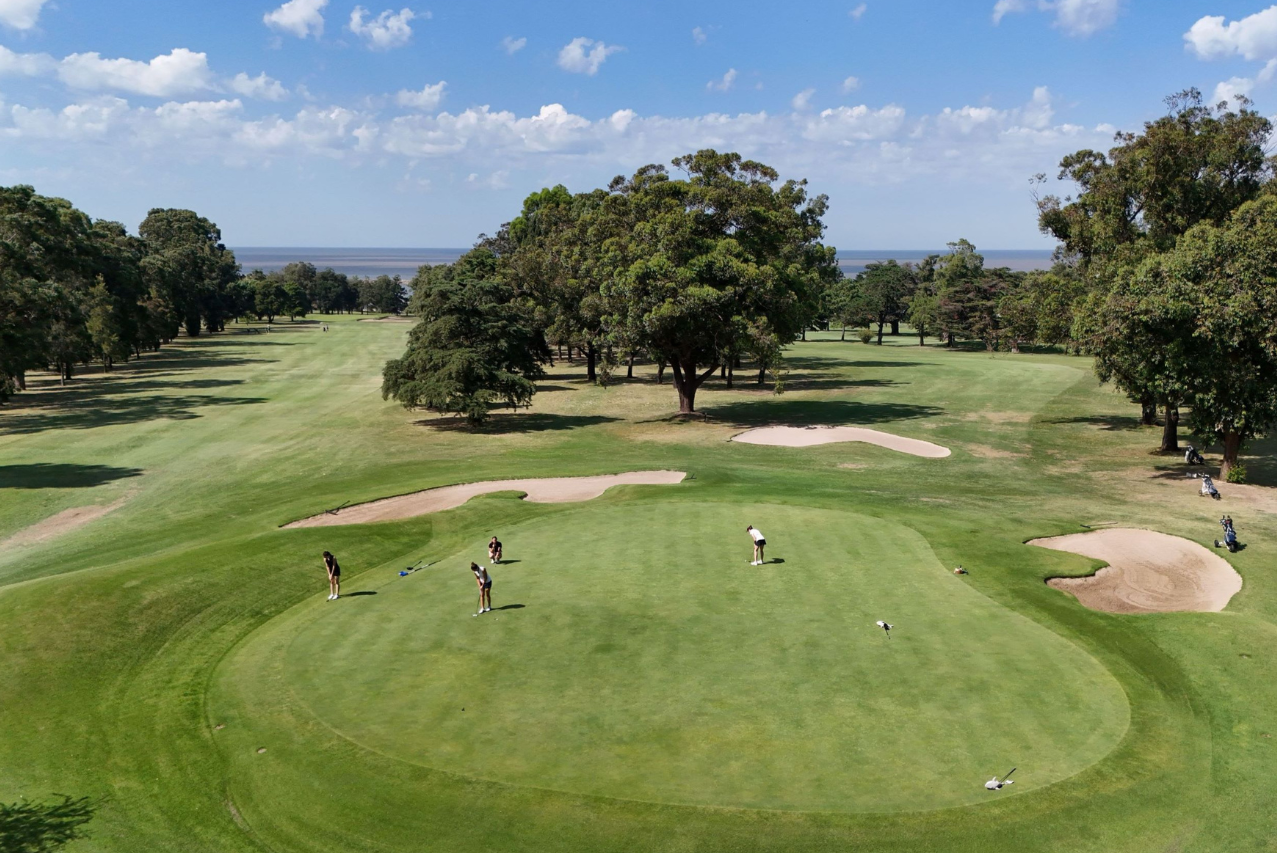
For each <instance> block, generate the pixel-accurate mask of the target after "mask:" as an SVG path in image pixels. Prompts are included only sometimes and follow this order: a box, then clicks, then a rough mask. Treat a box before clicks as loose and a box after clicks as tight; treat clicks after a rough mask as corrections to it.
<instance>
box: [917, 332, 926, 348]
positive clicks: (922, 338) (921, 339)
mask: <svg viewBox="0 0 1277 853" xmlns="http://www.w3.org/2000/svg"><path fill="white" fill-rule="evenodd" d="M926 345H927V333H926V331H925V330H924V329H919V330H918V346H920V347H925V346H926Z"/></svg>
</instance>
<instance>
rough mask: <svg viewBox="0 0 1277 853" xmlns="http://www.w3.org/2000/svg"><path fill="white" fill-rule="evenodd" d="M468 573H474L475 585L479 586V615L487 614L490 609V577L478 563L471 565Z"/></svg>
mask: <svg viewBox="0 0 1277 853" xmlns="http://www.w3.org/2000/svg"><path fill="white" fill-rule="evenodd" d="M470 571H472V572H474V580H475V583H477V584H478V585H479V613H487V612H488V611H489V610H491V609H492V576H491V575H489V574H488V570H487V569H485V568H484V567H483V566H481V565H479V564H478V563H471V564H470ZM479 613H476V614H474V615H475V616H478V615H479Z"/></svg>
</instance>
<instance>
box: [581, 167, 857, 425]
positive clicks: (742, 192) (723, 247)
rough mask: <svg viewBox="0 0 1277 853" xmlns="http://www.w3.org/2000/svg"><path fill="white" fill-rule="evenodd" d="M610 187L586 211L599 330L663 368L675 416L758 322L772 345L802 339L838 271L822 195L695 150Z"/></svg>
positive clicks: (691, 404) (766, 170)
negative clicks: (667, 370)
mask: <svg viewBox="0 0 1277 853" xmlns="http://www.w3.org/2000/svg"><path fill="white" fill-rule="evenodd" d="M673 165H674V166H675V167H676V168H677V169H679V170H681V171H682V172H683V173H684V175H685V177H683V178H678V179H676V178H672V177H671V176H670V175H669V174H668V173H667V172H666V170H665V169H664V167H662V166H659V165H650V166H645V167H643V168H642V169H640V170H639V171H638V172H636V173H635V174H634V175H633V176H632V177H630V178H617V179H615V180H614V181H613V182H612V185H611V187H610V191H611V192H610V195H609V196H608V198H607V199H606V200H604V202H603V203H602V204H601V205H600V207H599V209H598V211H597V212H596V213H595V214H594V216H596V217H598V219H599V222H597V223H596V227H595V232H594V233H595V234H596V235H597V250H596V251H597V253H598V255H599V256H600V258H601V260H600V263H599V266H600V267H606V269H607V271H608V272H607V275H605V276H601V278H602V279H603V283H602V288H601V292H602V296H603V298H604V300H605V301H606V316H605V319H604V323H605V324H606V325H607V326H608V327H609V328H611V329H615V330H618V331H620V332H621V333H623V334H625V335H626V336H627V337H628V338H629V339H630V340H633V341H635V342H637V343H638V345H640V346H642V347H643V348H644V349H646V350H647V351H648V352H650V353H652V354H653V355H654V356H656V357H657V358H660V359H664V360H665V361H667V362H668V363H669V364H670V366H671V367H672V369H673V373H674V384H675V387H676V389H677V391H678V400H679V411H680V412H681V413H691V412H694V411H695V407H696V392H697V390H698V389H699V388H700V387H701V385H702V384H703V383H704V382H705V380H706V379H708V378H709V377H710V375H711V374H712V373H713V372H714V371H715V370H718V369H719V368H720V367H721V366H723V365H724V364H726V363H727V360H729V359H730V357H731V353H733V352H736V351H739V350H740V349H741V348H742V347H741V343H742V339H743V338H744V337H745V336H747V335H749V334H750V329H751V327H754V326H755V325H756V324H759V323H761V324H764V325H765V326H766V327H767V330H768V333H769V334H770V335H773V336H774V338H775V340H776V341H778V342H780V343H781V344H788V343H790V342H792V341H793V340H795V339H797V338H798V337H799V335H801V333H802V331H803V329H805V328H806V327H807V325H808V323H809V322H810V321H811V319H812V317H813V316H814V312H815V310H816V306H817V305H818V304H819V301H820V293H821V291H822V290H823V289H824V286H825V285H826V284H827V283H829V282H832V281H833V280H834V278H835V277H836V275H837V261H836V258H835V251H834V249H833V248H832V247H826V246H824V245H822V244H821V242H820V240H821V237H822V236H823V234H824V224H823V223H822V222H821V217H822V216H824V213H825V210H826V207H827V199H826V197H825V196H823V195H820V196H814V197H812V196H809V195H808V194H807V188H806V182H805V181H793V180H791V181H786V182H784V183H783V184H779V185H777V181H778V179H779V176H778V174H777V172H776V171H775V170H774V169H771V168H770V167H768V166H765V165H763V164H761V163H757V162H754V161H752V160H744V159H743V158H741V156H740V155H738V154H720V153H718V152H716V151H711V150H704V151H699V152H697V153H696V154H690V155H687V156H685V157H679V158H677V159H675V160H674V161H673Z"/></svg>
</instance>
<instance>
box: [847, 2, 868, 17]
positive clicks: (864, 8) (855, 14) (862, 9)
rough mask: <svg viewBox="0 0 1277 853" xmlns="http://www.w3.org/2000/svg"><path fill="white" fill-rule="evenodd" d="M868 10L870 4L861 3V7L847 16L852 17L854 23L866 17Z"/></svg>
mask: <svg viewBox="0 0 1277 853" xmlns="http://www.w3.org/2000/svg"><path fill="white" fill-rule="evenodd" d="M868 10H869V4H868V3H861V4H860V5H859V6H857V7H856V8H854V9H852V10H851V11H850V12H848V13H847V14H848V15H849V16H850V17H851V19H852V20H853V21H859V20H860V19H861V18H862V17H864V14H865V12H867V11H868Z"/></svg>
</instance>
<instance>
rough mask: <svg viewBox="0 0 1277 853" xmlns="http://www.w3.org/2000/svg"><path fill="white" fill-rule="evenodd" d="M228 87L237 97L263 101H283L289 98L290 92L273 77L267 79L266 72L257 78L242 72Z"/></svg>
mask: <svg viewBox="0 0 1277 853" xmlns="http://www.w3.org/2000/svg"><path fill="white" fill-rule="evenodd" d="M226 85H227V87H228V88H229V89H230V90H231V91H232V92H234V93H236V94H237V95H243V96H244V97H246V98H257V99H258V100H261V101H282V100H284V99H285V98H287V97H288V90H287V89H285V88H284V84H283V83H280V82H279V81H278V80H276V79H275V78H273V77H267V76H266V72H265V71H263V72H262V73H261V74H258V75H257V76H256V77H249V76H248V75H247V74H245V73H244V72H242V71H241V72H240V73H238V74H236V75H235V76H234V77H232V78H231V79H230V81H229V82H228V83H227V84H226Z"/></svg>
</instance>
